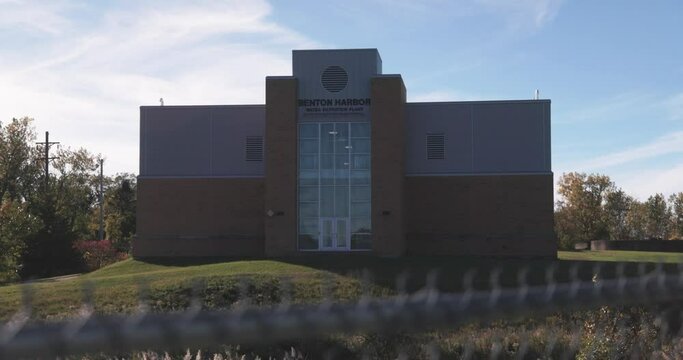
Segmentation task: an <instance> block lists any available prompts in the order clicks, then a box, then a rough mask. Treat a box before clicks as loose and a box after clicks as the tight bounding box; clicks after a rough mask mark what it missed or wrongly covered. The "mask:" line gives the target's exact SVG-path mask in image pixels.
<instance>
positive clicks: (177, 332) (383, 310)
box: [0, 266, 683, 359]
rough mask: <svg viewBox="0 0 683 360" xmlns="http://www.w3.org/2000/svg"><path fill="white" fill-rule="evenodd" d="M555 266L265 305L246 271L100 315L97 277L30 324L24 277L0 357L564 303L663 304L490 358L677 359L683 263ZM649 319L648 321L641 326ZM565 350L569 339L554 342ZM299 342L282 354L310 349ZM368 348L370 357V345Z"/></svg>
mask: <svg viewBox="0 0 683 360" xmlns="http://www.w3.org/2000/svg"><path fill="white" fill-rule="evenodd" d="M556 270H557V268H556V267H554V266H550V267H548V268H547V270H546V274H545V275H546V284H544V285H538V286H531V285H529V284H528V281H527V275H528V271H527V270H521V271H519V273H518V276H517V279H518V286H517V287H513V288H510V287H502V286H501V285H500V281H499V279H500V275H501V272H500V271H495V270H494V271H492V272H491V273H490V285H491V286H490V288H489V289H487V290H477V289H475V287H474V286H473V278H474V277H475V274H476V271H474V270H472V271H469V272H467V273H466V274H465V275H464V277H463V279H462V283H463V284H464V290H463V291H462V292H458V293H446V292H440V291H438V289H437V286H436V284H437V275H438V274H437V273H435V272H434V273H430V274H429V275H428V276H427V279H426V286H425V287H424V288H423V289H422V290H420V291H418V292H415V293H412V294H408V293H407V292H406V291H405V282H406V279H405V276H403V275H401V276H399V277H397V279H396V283H397V290H398V294H397V295H395V296H391V297H384V298H373V297H370V296H369V295H368V294H369V290H367V288H368V287H369V286H368V285H367V283H369V282H370V277H371V275H370V274H368V273H367V272H365V273H363V275H362V284H364V285H362V287H363V288H364V291H363V296H362V297H361V298H360V299H359V300H358V301H354V302H345V303H340V302H335V301H333V300H332V298H333V297H332V290H331V289H323V290H322V291H323V301H322V302H321V303H319V304H294V303H293V302H292V301H291V299H292V296H291V291H292V287H293V286H292V284H291V283H290V281H286V280H283V281H282V285H281V288H282V290H283V296H282V299H281V302H280V303H279V304H277V305H275V306H267V307H265V306H262V307H256V306H252V304H250V303H249V296H248V295H247V292H248V290H247V283H246V280H245V281H243V282H241V285H240V292H241V293H242V295H241V298H242V299H243V300H244V301H241V302H240V303H239V305H238V306H235V307H234V308H233V309H231V310H224V311H215V310H212V311H209V310H203V309H202V304H201V298H200V296H199V295H198V294H199V293H200V289H199V285H196V286H195V287H193V294H194V295H193V297H192V301H191V302H190V306H189V307H188V308H187V309H186V310H185V311H183V312H173V313H158V312H153V311H151V310H150V306H149V304H148V303H147V300H146V296H147V292H148V290H147V289H146V286H144V284H142V285H141V290H140V302H139V305H138V309H137V311H136V312H135V313H133V314H131V315H102V314H98V313H96V311H95V310H94V309H95V308H94V305H93V291H94V286H93V285H92V283H84V285H83V290H84V291H83V293H84V298H83V303H82V305H81V308H80V309H79V311H78V315H77V316H76V317H74V318H72V319H67V320H62V321H53V322H35V321H31V315H32V312H33V309H32V303H33V300H32V297H33V292H32V286H31V284H25V285H22V291H23V292H22V306H21V309H19V311H17V312H16V313H15V314H14V315H13V316H12V317H11V319H10V320H9V321H7V322H6V323H5V324H4V325H3V326H2V328H0V359H17V358H36V357H45V358H49V357H65V356H77V355H81V354H88V353H105V354H126V353H131V352H134V351H146V350H148V349H159V350H167V351H171V350H183V349H202V348H206V347H215V346H217V345H221V344H232V345H240V346H256V345H273V344H282V343H285V342H301V341H304V340H307V339H320V338H323V337H326V336H331V335H334V336H338V335H342V334H347V335H353V334H388V335H390V334H401V333H416V332H421V331H437V330H453V329H458V328H460V327H463V326H466V325H467V324H471V323H481V322H491V321H498V320H503V319H507V320H514V319H530V318H542V317H544V316H548V315H550V314H553V313H557V312H564V313H566V312H571V311H581V310H587V309H601V308H602V307H605V306H631V305H638V306H644V307H648V308H652V309H655V310H656V311H654V312H653V316H652V317H649V318H648V319H649V320H646V319H645V318H644V317H640V318H639V319H640V320H639V321H640V322H641V323H640V324H639V323H637V321H635V322H634V321H632V320H633V319H631V318H626V317H622V318H619V316H620V315H614V314H612V315H609V313H610V312H609V310H604V312H605V314H608V315H604V316H600V315H599V316H598V317H604V319H602V320H601V321H602V322H604V324H603V326H598V321H597V320H599V319H595V321H596V322H595V325H591V326H588V327H585V328H581V329H578V328H577V329H574V330H573V331H571V332H570V333H571V336H570V339H560V338H561V337H562V335H561V334H557V333H548V334H540V335H539V334H535V333H534V331H533V330H530V329H524V330H523V331H522V332H521V333H520V334H519V335H515V336H516V338H515V339H516V340H514V341H513V342H512V343H511V341H510V339H509V338H510V336H509V334H494V335H493V336H491V346H490V348H488V354H489V357H490V358H501V357H511V358H519V359H522V358H525V356H527V355H528V354H529V351H530V347H531V346H532V345H534V348H536V349H538V348H542V349H543V351H542V352H543V353H544V354H545V355H546V356H547V357H548V358H556V357H558V356H557V355H558V351H560V353H559V354H561V356H559V357H560V358H573V357H575V356H576V355H577V353H578V352H579V351H583V352H584V353H586V354H602V355H604V357H607V358H615V357H616V358H618V357H624V356H625V355H624V354H628V356H626V357H630V358H633V357H634V356H636V358H638V357H642V356H643V355H644V354H646V353H647V356H650V355H652V356H654V355H653V354H657V356H660V357H662V358H666V356H673V357H672V358H678V357H677V356H678V355H680V354H681V353H680V350H681V348H680V345H681V344H679V343H678V342H680V334H679V332H680V330H679V329H680V322H681V321H680V320H681V319H682V318H683V317H682V316H681V311H680V309H679V307H678V304H679V303H680V301H681V300H683V272H682V271H680V270H681V269H680V267H679V271H678V272H676V273H667V272H665V271H663V270H662V266H657V267H656V268H655V269H654V270H652V271H649V272H647V271H646V268H645V267H644V266H641V267H640V268H639V274H638V276H635V277H627V276H625V275H624V271H623V270H624V268H623V266H620V267H617V270H616V275H617V276H616V277H615V278H613V279H603V278H601V273H600V272H601V269H600V267H599V266H598V267H596V268H594V272H593V273H594V275H593V279H592V280H591V281H582V280H580V279H579V277H578V275H577V274H578V268H576V267H575V268H572V269H571V270H570V281H569V282H557V281H556V280H555V275H556V274H555V273H556ZM612 317H614V318H612ZM620 321H621V322H620ZM647 321H649V322H650V323H642V322H647ZM643 329H645V330H643ZM647 329H654V330H652V331H651V332H652V334H650V333H639V332H642V331H646V330H647ZM550 331H551V332H552V329H550ZM647 331H649V330H647ZM606 334H610V336H611V337H612V338H613V339H611V340H610V341H611V342H612V343H613V344H612V345H611V348H610V349H605V344H604V341H603V339H604V338H605V336H607V335H606ZM565 337H566V336H565ZM541 338H543V342H544V345H543V346H540V347H539V346H538V344H535V343H534V341H540V340H539V339H541ZM616 339H618V341H621V342H622V344H619V343H618V341H617V340H616ZM560 340H562V341H560ZM646 340H647V341H646ZM653 344H654V345H653ZM422 345H425V346H423V347H424V349H423V350H422V351H423V355H424V357H426V358H439V356H440V355H439V354H440V353H441V352H442V351H443V349H442V348H440V347H439V346H437V345H436V344H434V343H433V342H432V343H430V344H422ZM458 346H460V348H459V349H458V351H457V352H458V353H459V354H460V356H461V357H463V358H474V357H478V356H479V355H481V354H479V353H477V351H478V350H477V349H480V348H482V345H481V344H479V343H478V339H476V338H474V339H470V340H467V341H462V342H461V343H459V344H458ZM559 347H563V348H562V349H561V350H558V348H559ZM395 350H396V354H397V357H398V358H401V357H402V356H404V357H405V356H409V354H408V352H407V350H405V349H395ZM292 351H293V352H292V353H291V354H289V355H285V357H290V358H291V357H297V356H303V355H301V354H298V353H297V352H296V351H294V350H292ZM658 351H659V352H658ZM664 351H668V353H665V352H664ZM332 353H333V352H332ZM188 354H189V353H188ZM292 354H294V355H292ZM297 354H298V355H297ZM671 354H675V356H674V355H671ZM375 355H377V354H375ZM392 356H393V355H392ZM365 357H368V358H371V357H374V356H373V355H372V354H370V355H369V354H365ZM588 357H589V358H590V357H591V356H588ZM592 357H595V356H592ZM185 358H188V357H187V356H185ZM198 358H199V357H198ZM597 358H600V356H597ZM188 359H189V358H188Z"/></svg>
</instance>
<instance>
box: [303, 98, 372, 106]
mask: <svg viewBox="0 0 683 360" xmlns="http://www.w3.org/2000/svg"><path fill="white" fill-rule="evenodd" d="M298 104H299V106H364V105H370V99H299V103H298Z"/></svg>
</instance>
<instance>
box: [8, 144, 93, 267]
mask: <svg viewBox="0 0 683 360" xmlns="http://www.w3.org/2000/svg"><path fill="white" fill-rule="evenodd" d="M52 164H53V166H52V167H53V169H54V172H55V174H54V175H53V176H51V177H50V179H49V181H48V182H47V183H48V186H47V187H43V188H41V191H39V192H37V193H36V195H35V196H34V197H33V198H31V199H30V206H29V210H30V212H31V213H32V214H33V215H35V216H36V217H37V218H39V219H41V221H42V227H41V228H40V229H39V230H38V231H37V232H36V233H35V234H33V235H32V236H29V237H27V238H26V247H25V251H24V256H23V258H22V261H23V265H24V266H23V268H22V271H21V274H22V276H23V277H44V276H54V275H61V274H67V273H73V272H79V271H81V269H82V265H83V264H82V259H81V257H80V254H79V253H78V252H77V251H76V250H75V249H74V244H75V243H76V241H77V240H80V239H84V238H87V237H88V236H89V227H88V225H89V213H90V210H91V208H92V207H93V206H94V204H95V203H96V198H97V197H96V194H95V190H94V189H95V187H94V184H95V183H96V179H97V178H96V175H95V172H94V170H95V164H96V157H95V156H94V155H93V154H90V153H89V152H88V151H86V150H84V149H78V150H70V149H60V150H58V151H57V152H56V159H55V160H54V162H53V163H52Z"/></svg>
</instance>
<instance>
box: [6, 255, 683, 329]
mask: <svg viewBox="0 0 683 360" xmlns="http://www.w3.org/2000/svg"><path fill="white" fill-rule="evenodd" d="M659 261H662V262H665V263H668V265H666V266H665V268H666V269H667V270H669V271H676V270H677V267H676V264H678V263H683V253H651V252H634V251H599V252H590V251H586V252H559V253H558V260H541V259H521V258H516V259H500V258H486V257H414V258H412V257H411V258H403V259H389V258H376V257H370V256H347V255H321V256H316V257H304V258H291V259H278V260H233V261H223V262H214V263H202V262H198V261H195V262H188V261H185V262H174V263H170V262H156V263H153V262H142V261H137V260H132V259H129V260H124V261H121V262H119V263H116V264H113V265H110V266H108V267H105V268H103V269H100V270H98V271H95V272H92V273H89V274H85V275H81V276H76V277H73V278H68V279H63V280H45V281H37V282H34V283H32V284H31V285H30V286H28V289H29V290H30V293H31V294H32V298H33V301H32V304H33V309H34V317H35V318H38V319H55V318H62V317H66V316H71V315H73V314H75V313H76V312H77V311H78V309H79V307H80V306H81V304H82V299H83V297H84V295H83V294H84V290H83V289H85V288H88V284H90V285H89V287H90V288H92V289H93V293H92V298H93V301H94V305H95V309H96V311H99V312H102V313H118V312H123V313H125V312H131V311H134V310H135V308H136V306H137V304H138V302H139V298H140V297H139V293H140V292H141V291H140V290H141V289H143V288H144V289H146V291H145V292H146V293H147V294H148V295H147V299H148V301H149V304H150V306H151V307H152V308H153V309H155V310H160V311H166V310H179V309H182V308H185V307H187V306H188V304H189V302H190V300H191V298H192V296H193V293H194V294H196V296H198V297H199V298H201V300H202V302H203V303H204V305H205V306H206V307H209V308H224V307H230V306H234V305H235V304H236V303H243V302H245V301H246V302H249V303H253V304H257V305H258V304H275V303H278V302H280V301H281V300H282V299H284V298H290V299H291V300H293V301H295V302H317V301H320V300H321V299H323V298H324V297H332V298H335V299H339V300H351V299H355V298H358V297H359V296H360V295H361V294H362V293H363V292H367V293H370V294H371V295H374V296H384V295H389V294H394V293H396V291H397V286H398V287H399V288H404V289H406V290H407V291H414V290H417V289H420V288H422V287H424V286H425V283H426V279H427V278H428V274H430V273H433V274H437V275H438V276H437V279H438V280H437V286H438V287H439V288H441V289H442V290H444V291H458V290H461V289H462V288H463V281H462V279H463V276H464V274H465V273H466V272H467V271H468V270H470V269H473V268H477V269H478V271H477V272H476V274H475V277H474V286H475V287H477V288H486V287H488V286H489V285H488V284H489V279H490V274H491V272H492V271H493V270H494V269H498V270H500V274H501V275H500V282H501V284H502V285H503V286H516V285H517V273H518V272H519V270H520V269H522V268H527V269H528V270H529V272H528V274H529V277H528V281H529V282H530V283H531V284H541V283H543V282H544V281H545V277H546V269H547V268H549V267H550V266H554V267H555V268H556V269H557V270H556V276H555V278H556V279H557V280H558V281H568V280H569V279H570V277H569V269H570V268H572V267H573V266H578V270H579V276H580V277H581V278H582V279H586V280H587V279H590V278H591V277H592V276H593V272H594V270H595V266H596V265H600V266H601V269H602V270H601V274H602V276H603V277H611V276H613V275H614V273H615V268H616V263H617V262H628V264H629V265H627V267H626V269H627V273H628V274H636V271H637V265H638V262H647V263H648V265H647V266H648V267H649V268H652V267H654V262H659ZM397 279H404V280H405V282H401V281H398V282H397ZM397 284H398V285H397ZM401 284H403V285H401ZM26 288H27V287H26V286H22V285H8V286H3V287H0V319H7V318H8V317H10V316H11V315H12V314H13V313H14V312H16V311H17V309H18V308H19V307H20V299H21V294H22V289H26ZM287 289H289V290H287Z"/></svg>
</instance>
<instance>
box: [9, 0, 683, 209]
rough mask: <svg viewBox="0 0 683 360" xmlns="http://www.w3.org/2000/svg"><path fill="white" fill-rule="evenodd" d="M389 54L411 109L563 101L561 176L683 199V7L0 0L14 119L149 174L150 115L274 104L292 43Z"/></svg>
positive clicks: (557, 164)
mask: <svg viewBox="0 0 683 360" xmlns="http://www.w3.org/2000/svg"><path fill="white" fill-rule="evenodd" d="M356 47H373V48H378V49H379V51H380V54H381V55H382V59H383V65H384V72H385V73H400V74H402V75H403V79H404V81H405V83H406V86H407V88H408V100H409V101H427V100H485V99H529V98H532V97H533V94H534V90H535V89H540V92H541V97H543V98H549V99H551V100H552V137H553V143H552V146H553V154H552V155H553V170H554V172H555V175H556V178H557V177H559V175H561V174H562V173H563V172H567V171H585V172H597V173H602V174H607V175H609V176H610V177H611V178H612V179H613V180H614V181H615V182H616V183H617V185H619V186H621V187H622V188H624V189H625V190H626V191H627V192H629V193H631V194H633V195H635V196H637V197H639V198H641V199H645V198H647V196H648V195H650V194H653V193H655V192H663V193H665V194H669V193H672V192H678V191H683V2H681V1H674V0H670V1H648V2H645V1H624V0H621V1H613V0H605V1H561V0H461V1H446V0H396V1H390V0H364V1H335V2H321V1H273V2H267V1H256V0H254V1H197V2H192V3H190V2H186V1H145V2H140V1H132V0H128V1H126V0H123V1H116V2H113V1H84V0H82V1H78V0H53V1H21V0H0V121H7V120H8V119H10V118H12V117H19V116H31V117H34V118H35V119H36V125H37V128H38V130H39V131H40V132H42V131H45V130H49V131H50V132H51V135H52V136H53V138H55V139H56V140H58V141H61V142H62V144H65V145H68V146H71V147H81V146H83V147H86V148H88V149H89V150H91V151H93V152H95V153H101V154H102V155H104V156H105V158H106V159H107V163H106V169H107V170H108V172H111V173H114V172H119V171H129V172H137V167H138V155H137V153H138V107H139V106H140V105H150V104H158V99H159V98H160V97H163V98H164V100H165V102H166V104H172V105H176V104H241V103H263V101H264V87H263V85H264V77H265V76H266V75H287V74H291V62H290V57H291V49H305V48H356Z"/></svg>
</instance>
